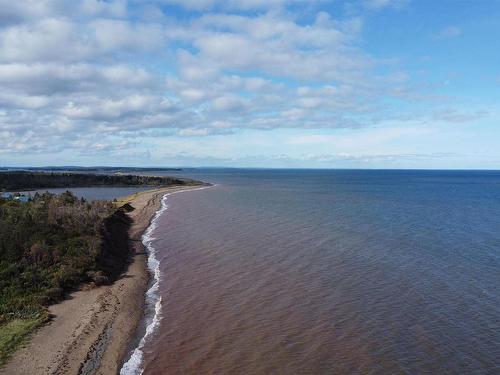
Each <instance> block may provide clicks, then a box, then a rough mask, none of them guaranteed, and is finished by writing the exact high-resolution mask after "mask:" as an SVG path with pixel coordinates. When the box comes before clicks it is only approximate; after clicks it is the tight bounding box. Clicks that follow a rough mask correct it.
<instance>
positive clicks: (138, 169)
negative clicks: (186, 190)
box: [0, 165, 182, 173]
mask: <svg viewBox="0 0 500 375" xmlns="http://www.w3.org/2000/svg"><path fill="white" fill-rule="evenodd" d="M181 170H182V169H181V168H158V167H152V168H143V167H104V166H93V167H79V166H70V165H68V166H45V167H0V171H67V172H106V173H115V172H150V171H156V172H169V171H181Z"/></svg>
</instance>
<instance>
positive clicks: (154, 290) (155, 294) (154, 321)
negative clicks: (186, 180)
mask: <svg viewBox="0 0 500 375" xmlns="http://www.w3.org/2000/svg"><path fill="white" fill-rule="evenodd" d="M213 186H215V185H213ZM209 187H212V186H204V187H200V188H195V189H186V190H178V191H174V192H172V193H167V194H165V195H164V196H163V197H162V199H161V207H160V209H158V211H156V213H155V216H154V217H153V219H152V220H151V224H150V225H149V227H148V228H147V229H146V231H145V232H144V234H143V235H142V243H143V244H144V247H145V248H146V250H147V252H148V269H149V272H151V274H152V275H153V279H152V285H151V287H150V288H149V289H148V290H147V292H146V322H145V326H146V330H145V332H144V335H143V336H142V338H141V340H140V341H139V344H138V345H137V347H136V348H135V349H134V351H133V352H132V354H131V355H130V358H129V359H128V361H127V362H125V363H124V364H123V366H122V368H121V370H120V375H141V374H142V373H143V371H144V367H143V362H144V351H143V349H144V345H145V344H146V342H147V341H148V340H149V338H150V337H151V335H152V334H153V333H154V332H155V331H156V329H157V328H158V326H159V325H160V321H161V307H162V299H161V296H160V293H159V289H160V278H161V272H160V262H159V261H158V259H157V257H156V249H155V248H154V246H153V245H152V243H153V241H154V240H155V237H153V232H154V230H155V229H156V228H157V226H158V218H159V217H160V216H161V215H162V213H163V212H165V211H166V210H167V209H168V204H167V198H168V196H170V195H172V194H176V193H183V192H186V191H194V190H203V189H207V188H209Z"/></svg>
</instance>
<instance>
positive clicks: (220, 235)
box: [144, 170, 500, 374]
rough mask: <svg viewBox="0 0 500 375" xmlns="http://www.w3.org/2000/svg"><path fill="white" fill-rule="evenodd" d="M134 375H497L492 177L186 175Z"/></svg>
mask: <svg viewBox="0 0 500 375" xmlns="http://www.w3.org/2000/svg"><path fill="white" fill-rule="evenodd" d="M180 175H181V176H187V177H193V178H199V179H203V180H205V181H210V182H215V183H217V184H218V185H217V186H216V187H213V188H210V189H207V190H201V191H193V192H187V193H182V194H176V195H172V196H169V197H168V198H167V204H168V209H167V210H166V211H165V212H164V213H163V214H162V215H161V216H160V217H159V219H158V222H157V228H156V229H155V230H154V232H153V234H152V235H153V237H154V238H155V239H154V240H153V242H152V246H154V248H155V249H156V257H157V258H158V260H159V263H160V271H161V279H160V285H159V292H160V294H161V297H162V306H161V317H162V318H161V323H160V325H159V327H158V329H157V330H156V331H155V332H154V334H153V335H152V336H150V339H149V340H148V341H147V342H146V345H145V347H144V353H145V363H144V366H145V372H144V373H145V374H498V373H500V290H499V288H500V173H499V172H456V171H454V172H451V171H447V172H443V171H293V170H287V171H284V170H274V171H269V170H246V171H245V170H198V171H196V170H192V171H186V172H183V173H181V174H180Z"/></svg>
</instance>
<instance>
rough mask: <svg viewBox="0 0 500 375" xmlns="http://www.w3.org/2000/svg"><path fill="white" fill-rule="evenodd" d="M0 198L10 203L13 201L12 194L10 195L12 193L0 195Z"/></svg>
mask: <svg viewBox="0 0 500 375" xmlns="http://www.w3.org/2000/svg"><path fill="white" fill-rule="evenodd" d="M0 198H2V199H5V200H8V201H10V200H12V199H14V194H12V193H0Z"/></svg>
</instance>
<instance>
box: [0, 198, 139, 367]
mask: <svg viewBox="0 0 500 375" xmlns="http://www.w3.org/2000/svg"><path fill="white" fill-rule="evenodd" d="M124 210H125V208H121V209H118V210H117V209H116V208H115V207H114V205H113V204H112V203H111V202H106V201H93V202H86V201H85V200H83V199H78V198H77V197H75V196H74V195H72V194H71V193H70V192H66V193H63V194H60V195H54V194H50V193H44V194H35V196H34V197H33V199H32V200H31V201H30V202H28V203H19V202H14V201H6V200H2V199H1V198H0V364H1V363H2V361H3V360H4V359H5V356H6V355H7V354H8V353H9V352H10V351H12V350H13V348H14V347H15V346H16V345H17V342H18V341H19V338H20V337H22V336H23V335H25V334H26V333H27V332H29V331H30V330H31V329H33V328H34V327H36V326H37V325H39V324H41V323H43V322H44V321H45V320H47V318H48V315H47V314H48V313H47V309H46V306H48V305H49V304H51V303H54V302H57V301H59V300H60V299H61V298H63V297H64V296H65V294H66V293H67V292H68V291H71V290H73V289H75V288H76V287H78V286H79V285H80V284H81V283H82V282H88V283H90V284H96V285H99V284H102V283H107V282H108V281H111V280H112V279H114V278H115V277H116V276H117V275H118V274H119V273H120V272H121V271H122V270H123V269H124V266H125V264H126V262H127V261H128V259H129V243H128V234H127V232H128V228H129V227H130V224H131V223H130V219H129V217H128V216H127V215H126V214H125V212H124ZM12 327H24V328H22V329H21V331H20V332H17V331H15V330H14V331H13V328H12ZM26 327H27V328H26ZM16 329H17V328H16ZM9 335H10V336H9ZM5 337H8V339H5V340H2V338H5Z"/></svg>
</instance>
